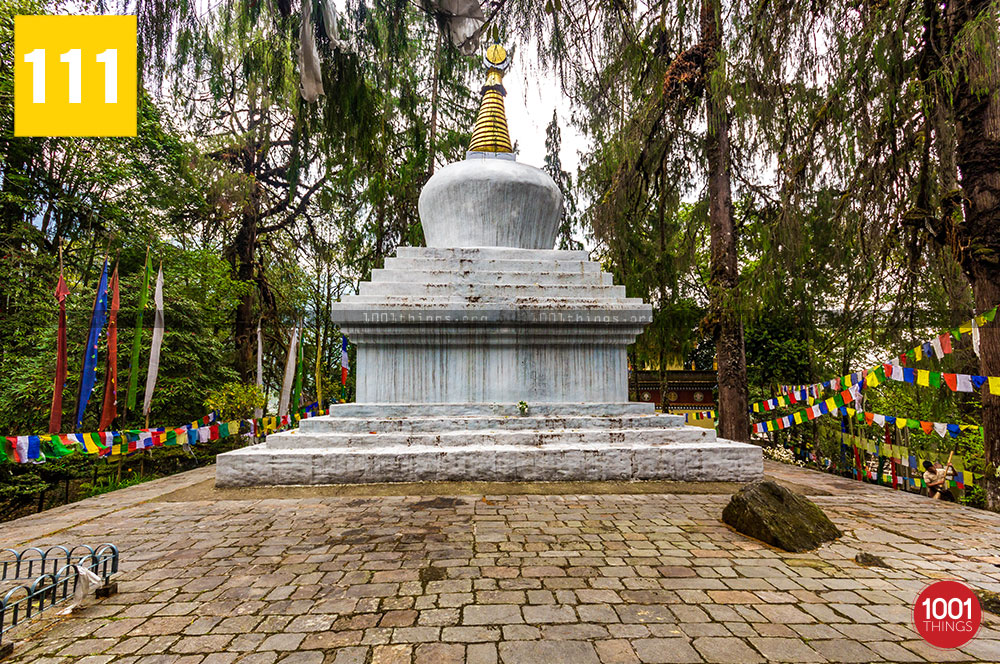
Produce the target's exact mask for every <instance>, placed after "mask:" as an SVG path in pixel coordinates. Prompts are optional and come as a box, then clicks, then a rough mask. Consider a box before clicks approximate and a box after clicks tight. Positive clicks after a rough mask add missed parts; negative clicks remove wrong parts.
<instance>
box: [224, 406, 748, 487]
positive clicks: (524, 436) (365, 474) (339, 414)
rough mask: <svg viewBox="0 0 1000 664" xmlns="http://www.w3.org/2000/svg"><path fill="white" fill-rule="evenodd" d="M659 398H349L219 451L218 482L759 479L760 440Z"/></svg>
mask: <svg viewBox="0 0 1000 664" xmlns="http://www.w3.org/2000/svg"><path fill="white" fill-rule="evenodd" d="M650 408H651V404H624V403H623V404H578V403H573V404H539V405H536V406H529V412H528V413H527V414H525V415H521V414H520V410H519V409H518V407H517V405H516V404H420V405H404V404H344V405H341V406H334V407H333V408H332V409H331V415H328V416H325V417H317V418H312V419H308V420H304V421H303V422H302V423H301V428H300V429H297V430H295V431H290V432H285V433H280V434H274V435H271V436H268V438H267V441H266V442H265V443H262V444H259V445H254V446H252V447H247V448H244V449H241V450H235V451H233V452H227V453H225V454H221V455H219V457H218V465H217V469H216V484H217V485H218V486H221V487H235V486H269V485H315V484H363V483H382V482H428V481H435V482H441V481H463V482H469V481H480V482H513V481H522V482H528V481H531V482H537V481H570V480H576V481H602V480H607V481H630V480H679V481H708V480H711V481H736V482H748V481H752V480H755V479H759V478H760V477H761V475H762V473H763V463H762V461H761V454H760V448H758V447H757V446H755V445H748V444H744V443H735V442H731V441H727V440H722V439H719V438H716V436H715V432H714V431H711V430H708V429H701V428H697V427H689V426H684V425H683V418H682V417H681V416H678V415H660V414H655V413H652V412H650Z"/></svg>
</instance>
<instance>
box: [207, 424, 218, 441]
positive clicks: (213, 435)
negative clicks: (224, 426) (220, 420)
mask: <svg viewBox="0 0 1000 664" xmlns="http://www.w3.org/2000/svg"><path fill="white" fill-rule="evenodd" d="M208 431H209V440H219V425H218V424H213V425H212V426H211V427H209V429H208Z"/></svg>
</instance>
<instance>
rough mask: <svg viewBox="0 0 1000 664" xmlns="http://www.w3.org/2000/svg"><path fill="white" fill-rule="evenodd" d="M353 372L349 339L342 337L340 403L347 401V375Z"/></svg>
mask: <svg viewBox="0 0 1000 664" xmlns="http://www.w3.org/2000/svg"><path fill="white" fill-rule="evenodd" d="M350 370H351V362H350V359H348V357H347V337H345V336H343V335H341V337H340V401H341V403H345V402H346V401H347V374H348V372H349V371H350Z"/></svg>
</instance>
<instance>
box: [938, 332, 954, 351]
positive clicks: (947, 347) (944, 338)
mask: <svg viewBox="0 0 1000 664" xmlns="http://www.w3.org/2000/svg"><path fill="white" fill-rule="evenodd" d="M938 339H939V340H940V341H941V350H942V351H943V352H944V353H945V354H947V353H950V352H951V332H945V333H944V334H942V335H941V336H940V337H938Z"/></svg>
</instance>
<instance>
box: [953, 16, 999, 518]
mask: <svg viewBox="0 0 1000 664" xmlns="http://www.w3.org/2000/svg"><path fill="white" fill-rule="evenodd" d="M953 15H954V18H955V21H956V23H955V24H954V25H953V26H952V28H953V30H952V34H955V35H960V34H961V33H962V28H964V27H967V26H969V25H970V24H971V23H973V22H974V21H976V20H980V19H981V20H982V22H983V24H982V26H980V29H983V30H985V31H986V35H985V36H983V37H981V38H979V39H975V38H973V39H974V41H975V43H972V40H967V41H966V42H964V43H956V44H955V45H954V47H957V49H961V51H962V56H964V58H965V60H966V63H965V67H964V70H963V71H961V72H959V76H958V81H957V85H956V89H955V97H954V99H955V102H954V107H955V136H956V139H957V150H956V157H957V162H958V171H959V174H960V185H961V188H962V195H963V196H962V197H963V203H964V205H963V207H964V212H965V220H964V223H962V224H960V225H959V226H958V227H957V228H956V231H957V232H956V235H957V236H958V237H957V238H955V240H956V241H957V242H956V244H957V245H958V246H959V247H962V248H963V249H962V255H961V262H962V268H963V269H964V271H965V273H966V276H968V278H969V281H970V282H971V283H972V292H973V295H974V297H975V302H976V310H977V311H978V312H983V311H986V310H988V309H990V308H992V307H994V306H996V305H997V304H998V303H1000V232H998V229H1000V71H998V69H997V65H996V63H997V61H998V58H1000V45H998V43H997V33H998V19H997V16H996V14H995V13H994V12H993V10H992V9H991V2H990V0H964V1H959V2H956V3H955V4H954V14H953ZM966 37H967V39H968V36H966ZM954 50H955V49H954V48H953V52H954ZM979 357H980V373H981V374H982V375H984V376H1000V327H998V325H997V324H993V325H989V326H986V327H984V328H983V329H982V331H981V334H980V356H979ZM982 404H983V408H982V418H983V429H984V436H983V447H984V448H985V451H986V473H985V474H986V476H987V477H986V486H985V489H986V496H987V505H988V506H989V508H990V509H992V510H1000V480H998V478H997V476H996V475H997V467H998V466H1000V396H997V395H993V394H990V390H989V387H988V386H987V387H986V388H984V389H983V394H982Z"/></svg>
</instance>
